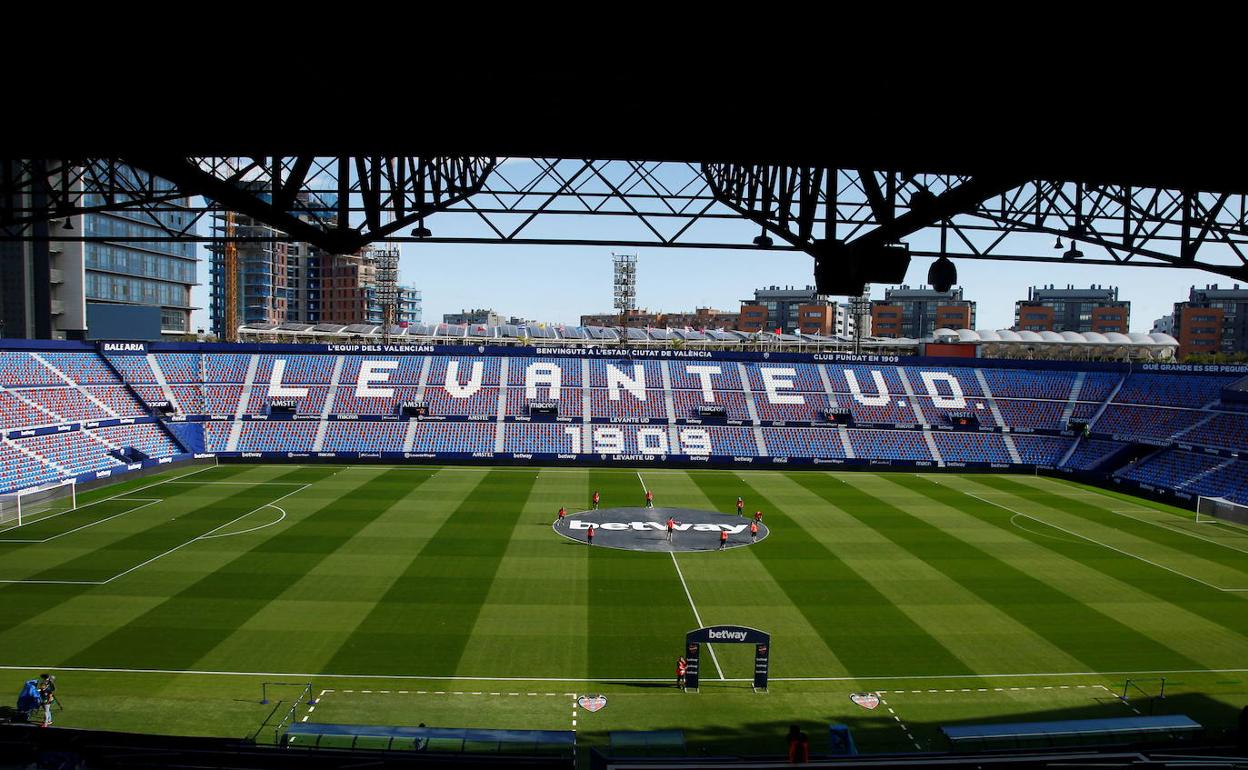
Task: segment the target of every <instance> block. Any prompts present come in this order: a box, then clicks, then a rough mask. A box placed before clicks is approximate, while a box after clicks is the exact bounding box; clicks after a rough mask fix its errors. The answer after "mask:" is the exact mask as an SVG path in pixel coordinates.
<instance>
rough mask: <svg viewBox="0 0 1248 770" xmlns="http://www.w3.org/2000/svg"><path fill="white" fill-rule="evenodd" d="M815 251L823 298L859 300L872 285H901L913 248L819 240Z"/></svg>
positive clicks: (897, 244) (886, 244) (816, 273)
mask: <svg viewBox="0 0 1248 770" xmlns="http://www.w3.org/2000/svg"><path fill="white" fill-rule="evenodd" d="M811 251H812V252H813V253H814V255H815V289H816V290H817V291H818V292H819V293H820V294H836V295H845V296H858V295H861V294H862V292H863V290H864V289H865V288H866V285H867V284H868V283H901V282H902V281H904V280H905V279H906V269H907V268H908V267H910V246H909V244H905V243H885V244H879V245H876V244H865V245H858V244H854V243H845V242H844V241H835V240H827V239H819V240H816V241H815V243H814V247H813V248H812V249H811Z"/></svg>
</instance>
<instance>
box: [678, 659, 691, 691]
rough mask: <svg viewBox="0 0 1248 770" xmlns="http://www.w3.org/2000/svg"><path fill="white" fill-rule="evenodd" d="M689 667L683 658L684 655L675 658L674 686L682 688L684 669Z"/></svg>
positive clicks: (683, 684)
mask: <svg viewBox="0 0 1248 770" xmlns="http://www.w3.org/2000/svg"><path fill="white" fill-rule="evenodd" d="M688 668H689V662H688V661H686V660H685V656H684V655H681V656H680V657H679V658H677V659H676V686H677V687H680V688H682V689H683V688H684V686H685V671H686V670H687V669H688Z"/></svg>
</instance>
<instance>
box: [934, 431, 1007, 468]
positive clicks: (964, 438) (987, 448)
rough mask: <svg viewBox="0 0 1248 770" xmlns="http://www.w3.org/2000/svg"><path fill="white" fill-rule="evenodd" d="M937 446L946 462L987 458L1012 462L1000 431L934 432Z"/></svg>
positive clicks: (998, 461) (994, 460) (997, 461)
mask: <svg viewBox="0 0 1248 770" xmlns="http://www.w3.org/2000/svg"><path fill="white" fill-rule="evenodd" d="M932 437H933V438H934V439H936V448H937V449H938V450H939V451H940V456H941V458H943V459H944V461H945V462H960V463H967V462H977V461H983V460H985V459H986V460H987V461H988V462H992V463H1008V462H1011V459H1010V453H1009V451H1008V450H1006V448H1005V440H1004V439H1002V438H1001V434H999V433H955V432H939V433H933V434H932Z"/></svg>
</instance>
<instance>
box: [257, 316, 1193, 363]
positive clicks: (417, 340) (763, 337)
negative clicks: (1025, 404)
mask: <svg viewBox="0 0 1248 770" xmlns="http://www.w3.org/2000/svg"><path fill="white" fill-rule="evenodd" d="M239 334H240V336H241V337H242V338H243V339H246V340H252V341H260V342H304V343H308V342H312V343H315V342H348V343H350V342H355V343H362V344H377V343H382V342H389V343H391V344H398V345H415V344H424V345H430V344H444V345H445V344H456V343H485V344H490V345H552V344H553V345H566V346H582V347H599V346H602V345H628V346H632V347H639V348H657V347H687V348H704V349H707V348H709V349H718V350H734V349H735V350H751V349H776V348H785V349H791V350H809V349H814V350H817V351H835V352H851V351H854V350H855V341H854V338H853V337H852V336H847V335H834V336H825V335H821V334H789V333H784V334H776V333H774V332H769V331H768V332H755V333H751V332H742V331H734V330H730V329H714V330H696V329H689V328H684V329H672V328H658V327H646V328H637V327H630V328H627V329H625V328H619V327H609V326H565V325H561V324H531V325H523V324H503V325H500V326H494V325H489V324H467V325H465V324H444V323H443V324H410V325H408V326H393V327H391V328H390V334H389V335H386V334H385V330H384V329H383V328H382V327H381V326H378V325H374V324H350V325H344V324H316V325H313V324H295V323H284V324H276V325H275V324H271V323H249V324H245V325H243V326H242V327H240V329H239ZM928 342H944V343H948V342H953V343H962V344H968V345H979V346H981V350H982V354H983V355H985V356H987V357H1001V358H1017V357H1038V358H1070V357H1075V358H1115V359H1118V358H1124V357H1129V358H1145V359H1161V360H1166V359H1171V358H1173V357H1174V355H1175V353H1176V352H1177V349H1178V346H1179V343H1178V341H1177V340H1175V339H1174V337H1171V336H1170V335H1168V334H1142V333H1140V332H1132V333H1130V334H1118V333H1116V332H1110V333H1108V334H1099V333H1097V332H1086V333H1083V334H1080V333H1077V332H1062V333H1060V334H1059V333H1057V332H1051V331H1045V332H1032V331H1017V332H1016V331H1013V330H1010V329H997V330H995V331H994V330H991V329H979V330H972V329H958V330H956V331H955V330H953V329H937V330H936V332H935V333H934V334H933V335H932V337H930V338H928V339H922V340H918V339H910V338H908V337H898V338H889V337H864V338H863V339H862V340H860V341H859V342H858V343H857V348H858V350H859V351H860V352H866V353H886V354H894V355H915V354H919V353H920V352H921V347H922V345H923V344H925V343H928Z"/></svg>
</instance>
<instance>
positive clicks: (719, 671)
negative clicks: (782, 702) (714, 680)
mask: <svg viewBox="0 0 1248 770" xmlns="http://www.w3.org/2000/svg"><path fill="white" fill-rule="evenodd" d="M637 480H638V481H640V482H641V489H642V491H643V492H646V493H647V494H649V492H650V490H649V488H647V487H646V480H645V479H643V478H642V477H641V471H637ZM668 555H670V556H671V557H672V566H674V567H675V568H676V576H677V577H679V578H680V586H681V588H684V589H685V598H686V599H688V600H689V607H690V609H692V610H693V619H694V620H696V621H697V622H698V628H706V624H704V623H703V622H702V616H701V615H700V614H698V605H696V604H694V603H693V596H692V594H690V593H689V584H688V583H686V582H685V574H684V573H683V572H681V571H680V562H678V561H676V552H675V551H668ZM706 651H707V652H709V653H711V662H713V663H714V664H715V672H716V673H717V674H719V678H720V679H721V680H722V679H723V678H724V670H723V669H722V668H720V667H719V657H718V656H716V655H715V647H714V645H712V644H710V643H708V644H707V645H706Z"/></svg>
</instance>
